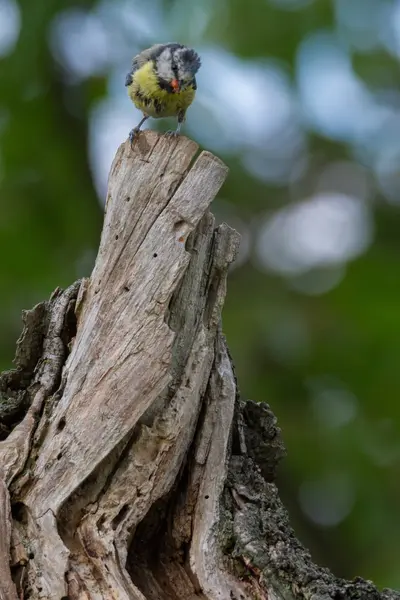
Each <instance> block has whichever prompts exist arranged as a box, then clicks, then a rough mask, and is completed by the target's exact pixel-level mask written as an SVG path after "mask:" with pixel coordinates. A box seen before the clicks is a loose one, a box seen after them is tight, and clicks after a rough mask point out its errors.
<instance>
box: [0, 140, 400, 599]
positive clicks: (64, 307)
mask: <svg viewBox="0 0 400 600" xmlns="http://www.w3.org/2000/svg"><path fill="white" fill-rule="evenodd" d="M196 153H197V146H196V144H195V143H193V142H192V141H190V140H188V139H186V138H183V137H182V138H178V139H169V138H167V137H163V136H160V135H158V134H156V133H154V132H150V131H149V132H145V133H143V134H141V135H140V137H139V138H138V140H137V141H136V142H135V145H134V147H133V148H131V147H130V145H129V143H128V142H127V143H125V144H123V145H122V146H121V147H120V148H119V150H118V152H117V155H116V157H115V159H114V162H113V165H112V168H111V173H110V178H109V188H108V197H107V203H106V212H105V219H104V227H103V233H102V237H101V243H100V249H99V253H98V256H97V260H96V264H95V267H94V270H93V273H92V275H91V277H90V279H89V280H82V281H78V282H76V283H75V284H73V285H71V286H70V287H69V288H68V289H66V290H60V289H57V290H56V291H55V292H54V293H53V295H52V297H51V298H50V300H49V301H47V302H43V303H41V304H39V305H37V306H36V307H35V308H33V309H32V310H31V311H27V312H25V313H24V315H23V321H24V329H23V333H22V335H21V337H20V339H19V340H18V343H17V352H16V358H15V363H16V368H15V369H14V370H13V371H9V372H5V373H3V374H2V375H1V376H0V439H1V441H0V599H4V600H9V599H10V600H11V599H12V600H14V599H18V598H25V599H39V598H40V599H49V600H60V599H65V598H69V599H71V600H78V599H79V600H83V599H86V600H88V599H90V600H92V599H93V600H98V599H103V598H105V599H117V598H118V600H128V599H133V600H164V599H166V600H167V599H177V600H190V599H194V598H204V599H209V600H217V599H218V600H225V599H226V600H231V599H236V600H247V599H254V598H259V599H267V598H268V599H269V600H295V599H300V598H301V599H310V600H328V599H336V600H339V599H341V600H350V599H355V598H360V599H363V600H378V599H379V600H384V599H385V600H389V599H395V598H397V599H399V598H400V594H399V593H397V592H394V591H390V590H386V591H383V592H378V591H377V589H376V588H375V587H374V586H373V585H372V584H371V583H370V582H367V581H364V580H362V579H356V580H354V581H351V582H347V581H343V580H340V579H337V578H335V577H334V576H333V575H332V574H331V573H330V572H329V571H328V570H326V569H323V568H320V567H317V566H316V565H314V564H313V563H312V561H311V558H310V555H309V554H308V552H307V551H306V550H305V549H304V548H303V547H302V546H301V544H300V543H299V542H298V541H297V540H296V538H295V537H294V534H293V532H292V530H291V528H290V525H289V522H288V517H287V513H286V511H285V509H284V507H283V506H282V504H281V502H280V500H279V496H278V490H277V488H276V485H275V483H274V479H275V472H276V467H277V464H278V462H279V460H280V459H281V458H282V457H283V456H284V447H283V443H282V441H281V437H280V430H279V429H278V427H277V425H276V419H275V417H274V415H273V414H272V412H271V411H270V409H269V407H268V405H267V404H256V403H254V402H250V401H244V400H242V399H241V398H240V396H239V393H238V388H237V383H236V379H235V375H234V371H233V367H232V361H231V358H230V356H229V352H228V349H227V345H226V342H225V339H224V337H223V335H222V332H221V309H222V305H223V301H224V297H225V292H226V275H227V270H228V267H229V264H230V263H231V262H232V261H233V260H234V257H235V254H236V250H237V247H238V243H239V239H238V234H237V233H236V232H235V231H233V230H232V229H230V228H229V227H228V226H227V225H220V226H219V227H215V222H214V218H213V216H212V214H211V213H210V212H209V210H208V207H209V205H210V203H211V201H212V200H213V199H214V197H215V195H216V194H217V193H218V191H219V189H220V187H221V185H222V183H223V181H224V179H225V177H226V174H227V168H226V167H225V166H224V165H223V163H222V162H221V161H220V160H219V159H217V158H216V157H214V156H212V155H211V154H210V153H208V152H202V153H201V154H200V155H199V156H198V157H197V158H196V160H194V162H193V159H194V157H195V155H196Z"/></svg>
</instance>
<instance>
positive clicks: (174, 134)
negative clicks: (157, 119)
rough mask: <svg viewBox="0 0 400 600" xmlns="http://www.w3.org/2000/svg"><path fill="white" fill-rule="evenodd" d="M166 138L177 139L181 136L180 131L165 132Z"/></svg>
mask: <svg viewBox="0 0 400 600" xmlns="http://www.w3.org/2000/svg"><path fill="white" fill-rule="evenodd" d="M165 136H166V137H171V138H176V137H178V136H179V131H177V130H176V129H170V130H169V131H166V132H165Z"/></svg>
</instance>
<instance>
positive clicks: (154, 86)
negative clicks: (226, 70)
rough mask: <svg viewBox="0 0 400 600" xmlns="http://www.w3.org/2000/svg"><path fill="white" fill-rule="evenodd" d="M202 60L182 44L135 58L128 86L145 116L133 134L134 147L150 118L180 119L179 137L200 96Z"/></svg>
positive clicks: (164, 46) (159, 47)
mask: <svg viewBox="0 0 400 600" xmlns="http://www.w3.org/2000/svg"><path fill="white" fill-rule="evenodd" d="M200 65H201V62H200V57H199V55H198V54H197V52H195V51H194V50H192V49H191V48H188V47H187V46H183V45H182V44H176V43H170V44H156V45H155V46H152V47H151V48H148V49H147V50H143V52H141V53H140V54H138V55H137V56H135V57H134V59H133V61H132V68H131V70H130V71H129V73H128V75H127V76H126V80H125V86H126V87H127V88H128V94H129V97H130V99H131V100H132V102H133V103H134V105H135V106H136V108H138V109H139V110H141V111H142V112H143V118H142V120H141V121H140V123H139V124H138V125H137V126H136V127H135V128H134V129H132V131H130V133H129V139H130V141H131V143H132V142H133V139H134V137H135V135H136V134H137V133H138V132H139V130H140V128H141V126H142V125H143V123H144V122H145V121H146V120H147V119H148V118H149V117H153V118H156V119H158V118H161V117H177V118H178V127H177V129H176V131H172V132H168V134H169V135H179V132H180V129H181V125H182V123H183V122H184V120H185V114H186V111H187V109H188V108H189V106H190V105H191V103H192V102H193V100H194V97H195V94H196V89H197V85H196V77H195V76H196V73H197V71H198V70H199V68H200Z"/></svg>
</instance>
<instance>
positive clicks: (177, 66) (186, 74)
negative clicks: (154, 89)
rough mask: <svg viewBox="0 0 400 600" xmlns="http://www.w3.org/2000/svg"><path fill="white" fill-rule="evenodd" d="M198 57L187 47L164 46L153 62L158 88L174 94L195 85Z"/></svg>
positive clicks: (176, 45)
mask: <svg viewBox="0 0 400 600" xmlns="http://www.w3.org/2000/svg"><path fill="white" fill-rule="evenodd" d="M200 65H201V61H200V57H199V55H198V54H197V52H195V50H192V48H188V47H187V46H183V45H181V44H166V45H165V46H164V47H163V49H162V51H161V52H160V54H159V56H158V57H157V58H156V61H155V69H156V73H157V77H158V80H159V83H160V86H161V87H162V88H163V89H166V90H167V91H168V92H170V93H172V94H174V93H177V92H180V91H182V90H184V89H185V88H187V87H189V86H191V85H193V84H194V83H195V75H196V73H197V71H198V70H199V68H200Z"/></svg>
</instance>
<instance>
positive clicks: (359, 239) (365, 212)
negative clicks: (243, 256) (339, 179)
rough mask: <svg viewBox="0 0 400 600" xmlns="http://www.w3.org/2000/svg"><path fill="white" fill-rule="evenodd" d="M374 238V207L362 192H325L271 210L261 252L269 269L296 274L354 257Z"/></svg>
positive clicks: (262, 230) (261, 238) (260, 238)
mask: <svg viewBox="0 0 400 600" xmlns="http://www.w3.org/2000/svg"><path fill="white" fill-rule="evenodd" d="M371 241H372V219H371V215H370V211H369V207H367V206H366V204H365V203H364V202H363V201H362V200H360V199H359V198H355V197H352V196H348V195H345V194H340V193H335V192H325V193H319V194H316V195H314V196H312V197H311V198H309V199H307V200H304V201H302V202H297V203H295V204H292V205H289V206H286V207H284V208H282V209H281V210H278V211H277V212H275V213H274V214H272V215H271V216H268V217H267V218H266V219H265V220H264V223H263V224H262V225H261V227H260V230H259V234H258V239H257V244H256V258H257V260H258V263H259V264H260V266H261V267H263V268H265V269H267V270H273V271H277V272H280V273H282V274H286V275H293V274H297V273H301V272H304V271H307V270H308V269H311V268H313V267H320V266H324V265H335V264H340V263H344V262H346V261H348V260H351V259H353V258H355V257H357V256H358V255H360V254H361V253H362V252H364V251H365V250H366V249H367V247H368V246H369V244H370V243H371Z"/></svg>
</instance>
